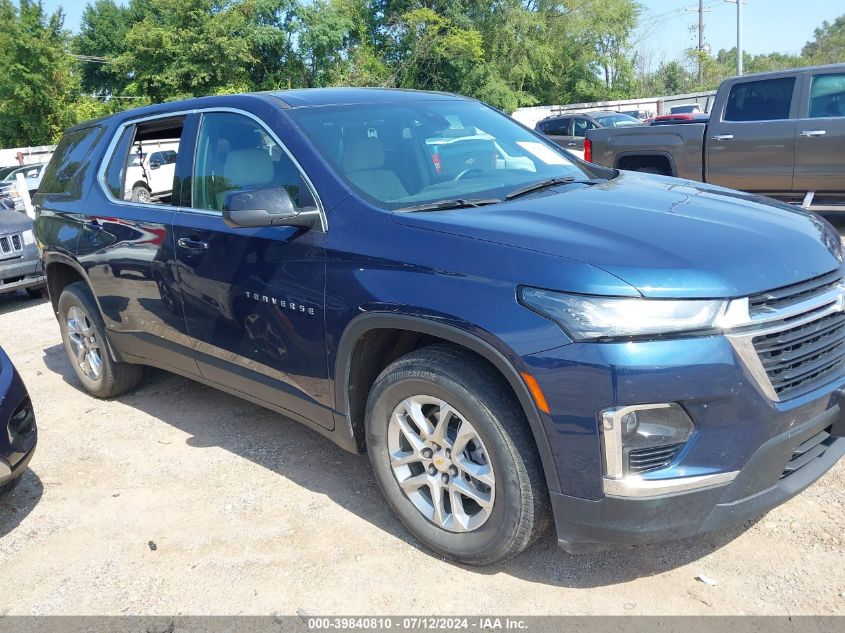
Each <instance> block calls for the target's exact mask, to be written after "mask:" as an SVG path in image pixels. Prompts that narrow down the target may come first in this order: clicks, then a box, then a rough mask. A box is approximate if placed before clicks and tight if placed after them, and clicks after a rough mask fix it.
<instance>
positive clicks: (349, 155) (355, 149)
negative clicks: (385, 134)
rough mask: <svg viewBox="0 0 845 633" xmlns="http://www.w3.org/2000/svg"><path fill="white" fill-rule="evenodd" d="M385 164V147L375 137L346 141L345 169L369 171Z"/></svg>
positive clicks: (349, 170) (344, 152) (347, 170)
mask: <svg viewBox="0 0 845 633" xmlns="http://www.w3.org/2000/svg"><path fill="white" fill-rule="evenodd" d="M383 166H384V147H382V144H381V141H379V140H378V139H375V138H362V139H355V140H352V141H347V142H346V147H345V149H344V151H343V170H344V171H346V172H351V171H369V170H371V169H381V168H382V167H383Z"/></svg>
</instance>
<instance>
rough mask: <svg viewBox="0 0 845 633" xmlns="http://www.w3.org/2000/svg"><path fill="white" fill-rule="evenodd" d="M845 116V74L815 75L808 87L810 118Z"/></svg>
mask: <svg viewBox="0 0 845 633" xmlns="http://www.w3.org/2000/svg"><path fill="white" fill-rule="evenodd" d="M829 117H845V74H842V75H816V76H815V77H813V83H812V86H811V87H810V118H811V119H824V118H829Z"/></svg>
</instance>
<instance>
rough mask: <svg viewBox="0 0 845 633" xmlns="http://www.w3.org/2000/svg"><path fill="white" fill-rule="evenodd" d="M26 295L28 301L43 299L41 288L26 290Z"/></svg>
mask: <svg viewBox="0 0 845 633" xmlns="http://www.w3.org/2000/svg"><path fill="white" fill-rule="evenodd" d="M26 294H28V295H29V298H30V299H41V298H43V297H44V289H43V288H41V286H39V287H38V288H27V289H26Z"/></svg>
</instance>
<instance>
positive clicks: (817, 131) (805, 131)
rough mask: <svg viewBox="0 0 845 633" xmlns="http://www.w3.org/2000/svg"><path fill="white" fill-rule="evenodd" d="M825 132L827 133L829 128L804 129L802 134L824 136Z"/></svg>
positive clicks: (811, 136)
mask: <svg viewBox="0 0 845 633" xmlns="http://www.w3.org/2000/svg"><path fill="white" fill-rule="evenodd" d="M825 134H827V130H804V131H803V132H801V136H806V137H807V138H813V137H816V136H824V135H825Z"/></svg>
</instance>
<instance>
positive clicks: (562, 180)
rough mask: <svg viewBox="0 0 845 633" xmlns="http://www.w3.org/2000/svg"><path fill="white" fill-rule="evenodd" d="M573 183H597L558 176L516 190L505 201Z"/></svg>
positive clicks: (573, 177)
mask: <svg viewBox="0 0 845 633" xmlns="http://www.w3.org/2000/svg"><path fill="white" fill-rule="evenodd" d="M573 182H580V183H583V184H585V185H594V184H596V182H597V181H595V180H578V179H577V178H575V176H558V177H557V178H549V179H548V180H541V181H539V182H535V183H532V184H530V185H526V186H524V187H521V188H519V189H514V190H513V191H511V192H510V193H509V194H508V195H506V196H505V200H513V199H514V198H518V197H520V196H524V195H525V194H527V193H533V192H534V191H539V190H540V189H545V188H547V187H554V186H555V185H568V184H570V183H573Z"/></svg>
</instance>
